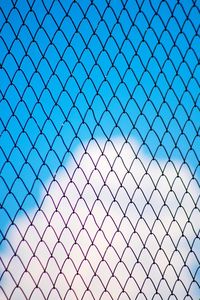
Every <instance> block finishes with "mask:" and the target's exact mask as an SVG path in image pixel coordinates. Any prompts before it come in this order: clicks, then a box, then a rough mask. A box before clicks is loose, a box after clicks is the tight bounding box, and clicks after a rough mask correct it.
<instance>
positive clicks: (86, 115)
mask: <svg viewBox="0 0 200 300" xmlns="http://www.w3.org/2000/svg"><path fill="white" fill-rule="evenodd" d="M60 2H61V3H62V4H61V3H60ZM60 2H59V1H49V0H48V1H45V5H44V3H43V1H41V0H36V1H29V4H28V2H25V1H22V0H21V1H20V0H19V1H16V4H15V6H14V4H13V3H12V2H11V1H9V0H8V1H3V2H2V4H1V6H0V30H1V34H0V48H1V51H0V65H1V69H0V78H1V79H0V98H1V100H0V186H1V188H0V202H1V205H2V207H1V209H0V239H2V238H3V236H4V234H5V233H6V231H7V229H8V227H9V226H10V224H11V222H12V221H14V220H15V217H16V215H20V214H21V215H22V216H23V214H24V213H26V212H28V211H29V210H30V209H31V208H33V207H35V206H36V205H39V203H40V201H41V199H40V198H39V195H40V192H41V189H42V188H44V182H46V180H47V179H48V180H49V179H51V178H53V176H54V175H55V173H56V171H57V169H58V168H59V167H60V166H61V165H63V164H64V165H65V164H66V163H68V162H69V161H70V160H71V159H72V157H73V153H74V151H75V149H77V147H78V146H80V145H83V144H87V143H88V142H89V141H90V139H91V138H94V139H100V138H105V139H110V138H112V137H124V138H125V139H127V138H129V137H131V138H134V139H135V140H136V141H137V142H138V143H139V144H140V145H141V149H142V150H143V151H145V153H146V155H149V156H150V157H152V158H156V159H169V160H172V161H173V160H179V162H180V164H182V163H187V164H188V165H189V167H190V168H191V170H192V172H193V174H194V177H195V178H196V180H199V175H200V168H199V159H200V151H199V149H200V138H199V128H200V114H199V107H200V98H199V78H200V68H199V65H198V60H199V54H200V53H199V51H200V49H199V36H198V35H199V21H198V20H199V8H200V5H199V2H198V1H196V2H194V3H193V1H189V0H188V1H179V2H178V1H152V3H150V2H149V1H138V2H136V1H117V0H115V1H114V0H113V1H109V3H107V2H106V1H104V0H101V1H100V0H95V1H87V0H86V1H60ZM20 208H22V209H21V210H20ZM2 245H3V243H2Z"/></svg>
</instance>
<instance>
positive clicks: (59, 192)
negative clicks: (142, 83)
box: [0, 139, 200, 300]
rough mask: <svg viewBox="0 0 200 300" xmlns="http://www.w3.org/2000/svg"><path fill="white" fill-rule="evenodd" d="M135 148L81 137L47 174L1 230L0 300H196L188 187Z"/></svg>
mask: <svg viewBox="0 0 200 300" xmlns="http://www.w3.org/2000/svg"><path fill="white" fill-rule="evenodd" d="M138 150H139V145H137V144H136V143H135V142H134V141H131V142H130V143H124V141H123V140H122V139H115V140H113V141H112V142H105V141H100V142H99V144H97V143H95V142H94V141H91V142H90V144H89V145H88V147H87V150H86V152H85V151H83V149H80V150H79V151H77V153H76V154H75V157H76V161H77V163H76V162H75V161H71V163H70V165H68V166H67V167H66V168H64V167H63V168H61V169H60V170H59V171H58V172H57V174H56V176H55V180H54V181H50V182H49V183H47V184H46V187H47V189H48V192H47V193H44V192H43V194H42V198H44V201H43V202H42V205H41V209H40V210H38V211H32V212H31V213H30V214H29V219H30V220H32V223H31V221H30V220H29V219H28V217H25V216H24V217H23V218H19V219H18V220H17V221H16V223H15V225H13V226H12V227H11V228H10V230H9V233H8V235H7V239H8V242H9V243H10V244H11V245H12V248H13V250H12V249H11V247H10V246H8V247H7V251H6V252H5V253H4V254H2V255H1V261H2V265H3V269H5V268H6V269H7V272H5V273H4V275H3V279H2V281H1V288H2V290H1V289H0V299H2V300H3V299H6V296H5V295H7V298H9V299H12V300H18V299H20V300H21V299H32V300H33V299H37V300H40V299H54V300H55V299H67V300H73V299H78V300H79V299H85V300H90V299H95V300H96V299H102V300H107V299H120V300H122V299H123V300H125V299H136V298H137V295H138V294H139V293H140V295H139V296H138V298H137V299H138V300H139V299H156V300H157V299H169V297H170V295H171V294H173V295H174V297H173V296H171V298H170V300H171V299H183V298H184V297H186V295H187V291H189V292H188V293H189V295H190V296H191V297H193V299H197V288H196V284H195V282H193V278H192V276H193V275H194V274H193V273H192V272H193V270H194V269H195V266H196V265H197V264H198V260H197V257H198V255H199V253H198V246H197V239H195V238H196V236H197V234H198V230H199V226H198V224H199V223H198V220H199V217H200V215H199V211H198V209H197V208H195V207H196V203H197V199H198V195H199V190H198V186H197V183H196V181H195V179H194V178H193V177H192V175H191V173H190V170H189V168H188V167H187V166H186V165H182V166H181V165H180V163H179V164H178V162H167V163H166V162H164V161H160V162H157V161H155V160H151V159H150V158H149V157H147V156H145V155H144V154H142V153H141V151H139V152H138ZM77 164H78V167H77ZM177 171H178V172H179V176H177ZM13 251H15V252H16V256H14V255H13V254H14V252H13ZM198 259H199V257H198ZM25 271H26V272H25ZM45 271H46V272H45ZM16 283H17V284H16ZM17 286H18V287H17ZM36 286H37V287H38V288H36ZM54 287H55V289H54ZM3 291H4V292H3ZM156 291H157V296H154V295H155V293H156ZM153 296H154V297H153ZM195 297H196V298H195ZM185 299H191V298H190V297H189V296H188V298H187V297H186V298H185Z"/></svg>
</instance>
